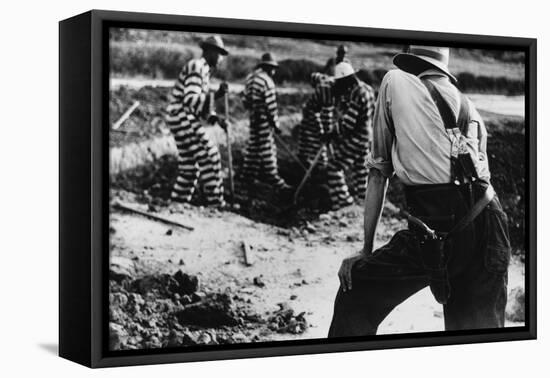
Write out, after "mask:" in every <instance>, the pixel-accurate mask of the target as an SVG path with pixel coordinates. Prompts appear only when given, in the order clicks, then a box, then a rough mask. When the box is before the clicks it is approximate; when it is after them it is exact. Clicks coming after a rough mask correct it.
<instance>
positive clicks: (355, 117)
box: [337, 81, 375, 140]
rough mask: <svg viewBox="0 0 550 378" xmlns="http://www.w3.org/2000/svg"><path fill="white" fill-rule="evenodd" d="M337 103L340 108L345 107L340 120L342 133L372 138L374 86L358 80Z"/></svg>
mask: <svg viewBox="0 0 550 378" xmlns="http://www.w3.org/2000/svg"><path fill="white" fill-rule="evenodd" d="M337 105H338V107H339V109H343V111H342V112H341V116H340V120H339V127H340V133H341V134H344V135H349V136H353V137H356V138H360V139H362V140H370V139H371V134H372V119H373V113H374V107H375V97H374V90H373V89H372V87H371V86H370V85H367V84H366V83H364V82H362V81H358V83H357V85H355V86H353V87H352V88H351V90H350V91H349V92H348V94H347V95H344V96H343V97H342V98H340V99H339V101H338V104H337Z"/></svg>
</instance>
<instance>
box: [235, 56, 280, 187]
mask: <svg viewBox="0 0 550 378" xmlns="http://www.w3.org/2000/svg"><path fill="white" fill-rule="evenodd" d="M277 67H278V64H277V62H276V61H275V60H274V59H273V57H272V56H271V54H270V53H265V54H264V55H263V56H262V59H261V61H260V63H259V64H258V66H257V67H256V69H255V70H254V72H252V73H251V74H250V75H248V77H247V78H246V86H245V90H244V93H243V101H244V105H245V107H246V108H247V109H248V111H249V117H250V134H249V138H248V142H247V145H246V151H245V156H244V164H243V176H244V178H245V179H246V180H247V181H249V182H253V181H254V180H258V181H260V182H263V183H266V184H269V185H271V186H272V187H273V188H274V189H275V190H276V191H281V190H285V189H288V188H289V186H288V185H287V184H286V183H285V181H284V180H283V179H282V178H281V176H279V171H278V167H277V147H276V145H275V141H274V136H273V133H280V129H279V118H278V110H277V96H276V93H275V83H274V82H273V75H274V74H275V70H276V68H277Z"/></svg>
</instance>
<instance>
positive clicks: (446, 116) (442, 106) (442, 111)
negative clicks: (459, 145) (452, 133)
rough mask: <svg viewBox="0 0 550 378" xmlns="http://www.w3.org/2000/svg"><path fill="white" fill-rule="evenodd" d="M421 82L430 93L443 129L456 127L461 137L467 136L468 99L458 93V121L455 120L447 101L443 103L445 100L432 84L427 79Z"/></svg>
mask: <svg viewBox="0 0 550 378" xmlns="http://www.w3.org/2000/svg"><path fill="white" fill-rule="evenodd" d="M421 81H422V83H423V84H424V86H426V88H427V89H428V92H429V93H430V96H431V97H432V100H433V101H434V102H435V105H436V106H437V110H438V111H439V115H440V116H441V119H442V120H443V124H444V126H445V129H454V128H456V127H458V129H459V130H460V132H461V133H462V134H463V135H467V133H468V125H469V123H470V119H469V118H470V109H469V108H470V107H469V105H468V99H467V98H466V96H464V95H463V94H462V93H460V110H459V112H458V120H456V119H455V116H454V113H453V111H452V110H451V107H450V106H449V104H448V103H447V101H445V99H444V98H443V96H442V95H441V93H440V92H439V91H438V90H437V88H436V87H435V86H434V84H433V83H432V82H431V81H430V80H428V79H421Z"/></svg>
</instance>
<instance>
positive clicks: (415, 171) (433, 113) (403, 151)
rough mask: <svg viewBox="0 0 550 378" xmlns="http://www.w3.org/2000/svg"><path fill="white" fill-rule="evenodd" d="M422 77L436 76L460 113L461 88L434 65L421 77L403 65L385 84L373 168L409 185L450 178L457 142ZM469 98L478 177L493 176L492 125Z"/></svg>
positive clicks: (379, 104) (471, 141)
mask: <svg viewBox="0 0 550 378" xmlns="http://www.w3.org/2000/svg"><path fill="white" fill-rule="evenodd" d="M422 77H429V78H430V80H431V81H432V83H434V86H435V87H436V88H437V89H438V90H439V92H440V93H441V95H442V96H443V98H444V100H445V101H447V103H448V104H449V106H450V108H451V110H452V111H453V113H454V114H455V117H458V111H459V109H460V93H459V91H458V89H457V88H456V87H455V86H454V85H453V84H452V83H451V82H450V80H449V78H448V77H447V76H446V75H444V74H443V73H441V72H440V71H438V70H435V69H434V70H428V71H425V72H423V73H422V74H420V75H419V76H418V77H417V76H415V75H412V74H409V73H406V72H404V71H401V70H391V71H389V72H388V73H387V74H386V75H385V76H384V79H383V80H382V84H381V85H380V91H379V95H378V100H377V103H376V109H375V113H374V126H373V140H372V148H371V153H370V154H369V157H368V159H367V167H368V168H376V169H378V170H379V171H380V172H381V173H382V174H383V175H384V176H386V177H391V176H393V174H394V173H395V174H396V175H397V177H399V179H400V180H401V181H402V182H403V183H404V184H405V185H424V184H443V183H450V182H451V159H450V157H451V141H450V139H449V137H448V135H447V132H446V131H445V127H444V124H443V120H442V119H441V116H440V115H439V111H438V110H437V107H436V105H435V103H434V101H433V100H432V97H431V96H430V93H429V92H428V90H427V88H426V87H425V86H424V84H423V83H422V82H421V80H420V78H422ZM468 101H469V107H470V120H471V121H470V125H469V130H468V134H467V135H466V143H467V150H468V152H469V153H470V154H471V156H472V159H473V161H474V165H475V167H476V171H477V174H478V176H479V177H480V178H483V179H486V180H489V178H490V172H489V165H488V162H487V130H486V129H485V124H484V123H483V120H482V119H481V116H480V115H479V113H478V112H477V110H476V109H475V107H474V105H473V103H472V102H471V101H470V100H468Z"/></svg>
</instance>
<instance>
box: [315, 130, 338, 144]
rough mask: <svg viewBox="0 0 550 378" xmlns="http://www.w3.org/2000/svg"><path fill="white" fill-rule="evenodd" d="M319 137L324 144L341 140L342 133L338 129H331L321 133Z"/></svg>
mask: <svg viewBox="0 0 550 378" xmlns="http://www.w3.org/2000/svg"><path fill="white" fill-rule="evenodd" d="M319 139H321V142H322V143H324V144H329V143H333V142H338V141H339V140H340V135H339V134H338V133H337V132H336V131H329V132H326V133H323V134H321V135H320V137H319Z"/></svg>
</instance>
